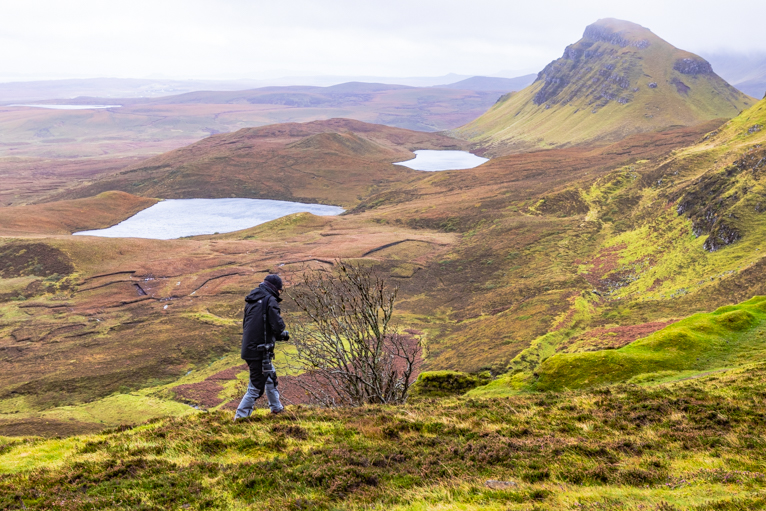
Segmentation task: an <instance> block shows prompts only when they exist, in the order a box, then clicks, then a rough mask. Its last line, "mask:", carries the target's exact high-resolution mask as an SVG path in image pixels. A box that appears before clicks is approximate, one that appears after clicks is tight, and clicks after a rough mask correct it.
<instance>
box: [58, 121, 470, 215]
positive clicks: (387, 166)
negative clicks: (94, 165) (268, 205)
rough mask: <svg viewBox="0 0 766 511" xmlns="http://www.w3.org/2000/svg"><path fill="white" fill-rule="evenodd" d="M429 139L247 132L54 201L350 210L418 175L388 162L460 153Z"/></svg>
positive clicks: (286, 127) (308, 130)
mask: <svg viewBox="0 0 766 511" xmlns="http://www.w3.org/2000/svg"><path fill="white" fill-rule="evenodd" d="M466 147H467V144H466V143H465V142H463V141H460V140H456V139H454V138H450V137H446V136H444V135H439V134H435V133H424V132H419V131H410V130H404V129H400V128H391V127H387V126H381V125H378V124H368V123H363V122H360V121H354V120H350V119H330V120H327V121H313V122H308V123H303V124H299V123H289V124H276V125H272V126H264V127H261V128H246V129H242V130H239V131H237V132H234V133H228V134H222V135H215V136H212V137H209V138H206V139H204V140H201V141H199V142H197V143H195V144H192V145H190V146H188V147H184V148H181V149H177V150H175V151H170V152H168V153H165V154H163V155H160V156H156V157H154V158H151V159H149V160H145V161H143V162H141V163H139V164H137V165H134V166H131V167H128V168H127V169H125V170H123V171H121V172H119V173H117V174H115V175H114V176H109V177H106V178H102V179H100V180H97V181H96V182H94V183H92V184H89V185H84V186H81V187H79V188H74V189H71V190H69V191H66V192H64V193H62V194H60V195H58V196H57V197H56V198H79V197H89V196H92V195H94V194H97V193H101V192H103V191H108V190H123V191H126V192H129V193H132V194H136V195H141V196H149V197H162V198H221V197H252V198H262V199H279V200H297V201H299V202H321V203H325V204H327V203H329V204H336V205H340V206H353V205H355V204H357V203H358V202H359V201H360V200H361V199H362V198H364V197H366V196H369V195H370V194H371V193H374V192H375V191H377V190H379V189H381V188H382V189H385V188H386V187H387V186H391V185H394V184H399V183H402V182H403V181H405V182H406V181H408V180H409V179H411V178H413V177H415V176H417V175H420V174H422V173H421V172H418V171H414V170H411V169H409V168H407V167H404V166H401V165H393V164H392V163H393V162H397V161H403V160H409V159H411V158H414V157H415V155H414V154H413V153H412V152H411V151H412V150H415V149H464V148H466Z"/></svg>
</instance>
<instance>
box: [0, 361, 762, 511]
mask: <svg viewBox="0 0 766 511" xmlns="http://www.w3.org/2000/svg"><path fill="white" fill-rule="evenodd" d="M764 377H766V366H764V365H763V364H759V365H753V366H750V367H748V368H746V369H743V370H738V371H731V372H728V373H725V374H717V375H714V376H708V377H706V378H701V379H698V380H691V381H686V382H680V383H676V384H672V385H661V386H656V387H651V388H647V387H637V386H615V387H611V388H609V389H606V390H596V391H579V392H562V393H547V394H544V395H526V396H515V397H512V398H503V399H466V398H461V399H446V400H440V401H425V402H421V403H413V404H408V405H406V406H403V407H399V408H393V407H367V408H361V409H358V408H357V409H336V410H327V409H316V408H314V409H310V408H305V407H304V408H301V407H295V408H293V407H291V408H289V409H288V412H287V413H285V414H283V415H280V416H276V417H270V416H267V415H263V414H261V413H256V415H255V416H254V417H252V418H251V419H248V420H245V421H240V422H236V423H235V422H233V421H232V420H231V415H230V414H222V413H202V414H193V415H187V416H185V417H176V418H171V419H160V420H157V419H155V420H152V421H150V422H149V423H146V424H144V425H140V426H137V427H133V428H130V427H124V428H116V429H113V430H111V431H105V432H102V433H99V434H94V435H88V436H80V437H70V438H65V439H50V440H43V439H39V438H29V439H23V438H16V439H9V438H0V507H2V508H3V509H8V510H12V509H60V510H65V511H75V510H77V511H79V510H86V509H115V510H117V509H131V510H135V509H143V510H155V509H157V510H159V509H195V510H196V509H219V510H244V509H287V510H298V509H316V510H340V509H352V510H353V509H358V510H361V509H371V508H372V509H391V510H399V511H404V510H408V511H420V510H425V509H442V510H461V511H475V510H476V511H478V510H479V509H482V510H486V509H489V510H498V511H499V510H532V509H535V510H540V511H542V510H583V509H586V510H591V511H596V510H600V511H602V510H612V511H616V510H620V511H623V510H635V511H638V510H641V509H643V510H646V509H657V510H664V511H680V510H682V509H683V510H696V511H713V510H757V509H764V508H766V462H764V460H766V443H765V442H764V440H763V439H764V435H766V422H764V419H763V396H764V393H765V392H766V385H765V384H764Z"/></svg>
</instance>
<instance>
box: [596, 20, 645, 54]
mask: <svg viewBox="0 0 766 511" xmlns="http://www.w3.org/2000/svg"><path fill="white" fill-rule="evenodd" d="M652 35H653V34H652V31H651V30H649V29H648V28H645V27H642V26H641V25H638V24H636V23H632V22H630V21H624V20H618V19H615V18H604V19H600V20H598V21H597V22H595V23H593V24H592V25H588V26H587V27H585V32H583V36H582V37H583V40H585V41H588V42H592V43H595V42H605V43H609V44H614V45H617V46H620V47H622V48H625V47H626V46H634V47H636V48H639V49H643V48H647V47H648V46H649V44H650V41H649V40H650V37H651V36H652Z"/></svg>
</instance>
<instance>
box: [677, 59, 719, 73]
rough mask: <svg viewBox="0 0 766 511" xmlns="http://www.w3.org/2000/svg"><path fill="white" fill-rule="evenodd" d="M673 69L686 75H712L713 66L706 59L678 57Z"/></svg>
mask: <svg viewBox="0 0 766 511" xmlns="http://www.w3.org/2000/svg"><path fill="white" fill-rule="evenodd" d="M673 69H675V70H676V71H678V72H679V73H681V74H684V75H712V74H713V67H712V66H711V65H710V62H708V61H707V60H704V59H700V58H697V59H678V60H676V62H675V64H673Z"/></svg>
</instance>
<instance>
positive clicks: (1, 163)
mask: <svg viewBox="0 0 766 511" xmlns="http://www.w3.org/2000/svg"><path fill="white" fill-rule="evenodd" d="M505 92H507V91H502V90H501V91H494V92H493V91H472V90H458V89H443V88H438V87H404V86H396V85H385V84H364V83H360V84H353V83H352V84H342V85H339V86H335V87H269V88H263V89H254V90H248V91H237V92H215V91H210V92H195V93H190V94H182V95H177V96H166V97H163V98H140V99H137V98H126V99H115V98H114V97H112V98H76V99H67V100H58V101H55V100H54V101H43V102H40V103H66V104H72V103H79V104H107V105H114V104H120V105H122V107H121V108H110V109H99V110H52V109H42V108H25V107H9V106H0V132H2V133H3V140H2V141H0V205H21V204H29V203H33V202H41V201H45V200H50V199H48V195H50V194H51V193H52V192H60V191H61V190H64V189H67V188H70V187H72V186H73V185H78V184H80V183H81V182H83V181H89V180H93V179H96V178H99V177H102V176H105V175H109V174H112V173H114V172H115V171H117V170H120V169H123V168H125V167H127V166H130V165H133V164H135V163H136V162H138V161H140V160H143V159H146V158H149V157H151V156H155V155H158V154H162V153H165V152H167V151H171V150H173V149H177V148H179V147H184V146H187V145H189V144H192V143H194V142H196V141H198V140H201V139H204V138H206V137H209V136H210V135H214V134H218V133H229V132H234V131H237V130H239V129H242V128H247V127H253V126H264V125H269V124H277V123H288V122H307V121H313V120H318V119H319V120H321V119H330V118H338V117H345V118H351V119H357V120H360V121H365V122H372V123H379V124H384V125H389V126H394V127H400V128H406V129H417V130H423V131H437V130H444V129H449V128H455V127H457V126H460V125H462V124H465V123H466V122H468V121H470V120H471V119H474V118H475V117H476V116H478V115H480V114H481V113H482V112H484V111H485V110H486V109H487V108H489V107H490V106H491V105H492V104H493V103H494V102H495V101H496V100H497V98H498V97H499V96H500V95H501V94H504V93H505Z"/></svg>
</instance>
